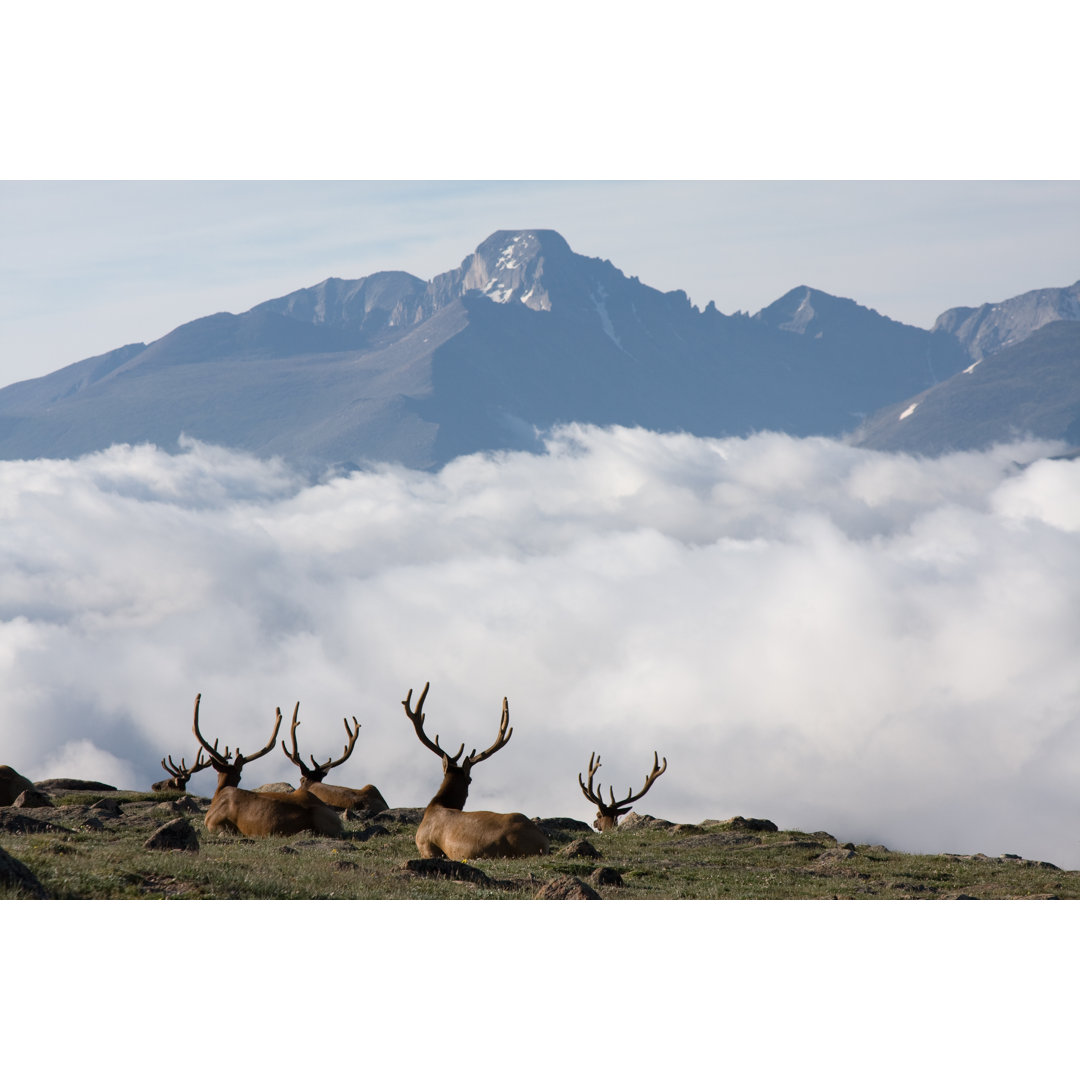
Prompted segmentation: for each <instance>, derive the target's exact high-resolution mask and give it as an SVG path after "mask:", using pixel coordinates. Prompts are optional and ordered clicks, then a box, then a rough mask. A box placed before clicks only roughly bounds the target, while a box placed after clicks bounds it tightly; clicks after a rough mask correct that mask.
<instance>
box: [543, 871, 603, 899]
mask: <svg viewBox="0 0 1080 1080" xmlns="http://www.w3.org/2000/svg"><path fill="white" fill-rule="evenodd" d="M535 899H537V900H600V899H602V897H601V896H600V894H599V893H598V892H597V891H596V890H595V889H594V888H593V887H592V886H591V885H587V884H586V883H585V882H584V881H582V880H581V878H577V877H572V876H571V875H570V874H560V875H559V876H558V877H553V878H552V879H551V880H550V881H547V882H545V883H544V885H543V886H542V887H541V889H540V891H539V892H538V893H537V894H536V897H535Z"/></svg>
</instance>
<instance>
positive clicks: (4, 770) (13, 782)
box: [0, 765, 34, 806]
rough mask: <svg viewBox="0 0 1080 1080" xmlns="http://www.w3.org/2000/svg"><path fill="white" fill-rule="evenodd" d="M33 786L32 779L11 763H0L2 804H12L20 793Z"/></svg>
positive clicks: (0, 800)
mask: <svg viewBox="0 0 1080 1080" xmlns="http://www.w3.org/2000/svg"><path fill="white" fill-rule="evenodd" d="M33 786H34V782H33V781H32V780H27V778H26V777H25V776H23V774H22V773H18V772H16V771H15V770H14V769H13V768H12V767H11V766H10V765H0V806H11V804H12V803H14V802H15V800H16V799H17V798H18V796H19V795H21V794H22V793H23V792H24V791H29V790H30V789H31V788H32V787H33Z"/></svg>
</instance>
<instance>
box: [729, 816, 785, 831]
mask: <svg viewBox="0 0 1080 1080" xmlns="http://www.w3.org/2000/svg"><path fill="white" fill-rule="evenodd" d="M728 824H730V825H731V826H732V828H735V829H743V830H745V831H746V832H779V831H780V830H779V829H777V827H776V826H775V825H774V824H773V823H772V822H771V821H769V819H768V818H757V817H750V818H745V817H733V818H732V819H731V821H730V822H728Z"/></svg>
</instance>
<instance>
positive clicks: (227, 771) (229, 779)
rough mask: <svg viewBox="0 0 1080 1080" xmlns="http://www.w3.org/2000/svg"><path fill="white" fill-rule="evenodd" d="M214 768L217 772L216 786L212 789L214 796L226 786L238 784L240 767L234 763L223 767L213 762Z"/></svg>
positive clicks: (236, 785)
mask: <svg viewBox="0 0 1080 1080" xmlns="http://www.w3.org/2000/svg"><path fill="white" fill-rule="evenodd" d="M214 769H215V771H216V772H217V774H218V778H217V787H216V788H215V789H214V795H215V796H217V795H218V794H219V793H220V792H222V791H224V790H225V789H226V788H230V787H239V786H240V769H239V768H237V767H236V766H235V765H231V764H230V765H227V766H226V767H225V768H224V769H223V768H221V767H220V766H218V765H217V763H216V762H215V764H214Z"/></svg>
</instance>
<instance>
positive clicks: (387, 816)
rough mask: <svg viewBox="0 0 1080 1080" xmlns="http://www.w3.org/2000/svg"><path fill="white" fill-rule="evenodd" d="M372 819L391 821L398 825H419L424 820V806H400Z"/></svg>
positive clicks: (384, 811)
mask: <svg viewBox="0 0 1080 1080" xmlns="http://www.w3.org/2000/svg"><path fill="white" fill-rule="evenodd" d="M371 820H372V821H384V822H391V823H393V824H396V825H419V824H420V822H421V821H423V820H424V807H422V806H398V807H394V808H393V809H391V810H383V811H382V812H381V813H378V814H376V815H375V816H374V817H373V818H372V819H371Z"/></svg>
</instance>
